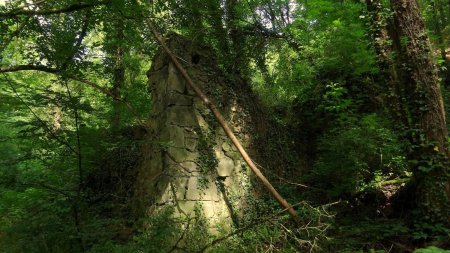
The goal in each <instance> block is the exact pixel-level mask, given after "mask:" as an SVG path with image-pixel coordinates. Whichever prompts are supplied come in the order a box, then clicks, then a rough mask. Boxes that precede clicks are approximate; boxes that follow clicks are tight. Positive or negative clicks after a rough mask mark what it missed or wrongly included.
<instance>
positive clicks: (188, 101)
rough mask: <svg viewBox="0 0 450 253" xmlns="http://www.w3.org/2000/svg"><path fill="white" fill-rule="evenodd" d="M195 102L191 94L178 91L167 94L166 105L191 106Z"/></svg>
mask: <svg viewBox="0 0 450 253" xmlns="http://www.w3.org/2000/svg"><path fill="white" fill-rule="evenodd" d="M193 103H194V101H193V98H192V97H191V96H187V95H183V94H180V93H177V92H173V91H172V92H169V94H168V96H167V101H166V106H174V105H178V106H191V105H192V104H193Z"/></svg>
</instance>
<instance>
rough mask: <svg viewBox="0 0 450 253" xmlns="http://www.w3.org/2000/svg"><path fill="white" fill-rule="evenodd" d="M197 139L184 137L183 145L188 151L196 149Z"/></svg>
mask: <svg viewBox="0 0 450 253" xmlns="http://www.w3.org/2000/svg"><path fill="white" fill-rule="evenodd" d="M197 144H198V139H197V138H185V145H186V148H187V149H188V150H189V151H192V152H194V151H196V150H197Z"/></svg>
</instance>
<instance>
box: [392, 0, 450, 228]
mask: <svg viewBox="0 0 450 253" xmlns="http://www.w3.org/2000/svg"><path fill="white" fill-rule="evenodd" d="M390 2H391V7H392V10H393V12H394V14H393V19H394V29H395V34H396V35H397V38H394V49H395V51H396V55H397V58H396V59H395V60H396V69H397V72H398V73H399V74H400V80H401V82H402V85H403V86H404V89H405V101H406V102H407V103H408V104H407V111H406V113H407V114H408V115H407V116H408V121H409V129H408V130H409V131H410V136H411V144H412V149H411V153H410V157H409V158H410V159H411V160H413V161H415V163H413V170H414V177H415V181H416V183H417V198H416V201H417V205H418V207H419V208H420V210H421V211H423V214H424V217H427V216H428V217H430V218H431V219H432V220H433V221H435V222H442V223H446V224H450V220H449V219H448V217H450V216H449V215H450V204H449V202H450V201H449V198H450V178H449V176H448V174H449V163H448V159H449V149H448V141H447V138H448V132H447V127H446V122H445V110H444V103H443V98H442V94H441V90H440V82H439V78H438V72H437V67H436V65H435V63H434V61H433V59H432V56H431V47H430V43H429V39H428V36H427V33H426V30H425V26H424V22H423V19H422V17H421V14H420V10H419V5H418V1H417V0H391V1H390Z"/></svg>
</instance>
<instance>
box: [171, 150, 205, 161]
mask: <svg viewBox="0 0 450 253" xmlns="http://www.w3.org/2000/svg"><path fill="white" fill-rule="evenodd" d="M167 153H168V155H169V157H170V158H171V159H173V160H175V162H178V163H181V162H186V161H195V160H196V159H197V157H198V154H197V153H194V152H191V151H189V150H187V149H185V148H174V147H170V148H168V149H167Z"/></svg>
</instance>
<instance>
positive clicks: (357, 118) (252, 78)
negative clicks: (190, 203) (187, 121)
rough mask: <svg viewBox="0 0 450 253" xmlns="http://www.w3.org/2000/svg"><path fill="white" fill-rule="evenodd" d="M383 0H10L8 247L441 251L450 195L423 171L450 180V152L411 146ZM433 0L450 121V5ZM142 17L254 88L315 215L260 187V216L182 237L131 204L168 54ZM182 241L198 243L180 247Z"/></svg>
mask: <svg viewBox="0 0 450 253" xmlns="http://www.w3.org/2000/svg"><path fill="white" fill-rule="evenodd" d="M374 2H375V3H378V1H369V0H368V1H357V0H308V1H307V0H296V1H294V0H245V1H239V0H226V1H220V0H182V1H179V0H169V1H158V0H153V1H148V2H145V3H140V2H138V1H120V0H109V1H83V2H78V1H70V0H65V1H52V0H48V1H21V0H17V1H6V2H0V3H1V5H0V68H1V70H0V98H1V100H0V101H1V103H0V108H1V110H0V158H1V160H0V171H1V173H0V188H1V190H0V251H1V252H11V253H12V252H30V253H31V252H174V251H179V250H181V251H182V250H184V251H187V252H194V251H200V250H202V249H203V248H204V246H205V245H208V249H209V250H211V251H212V252H226V251H227V252H228V251H233V252H256V251H258V252H259V251H268V252H296V251H305V252H306V251H312V252H412V251H414V250H415V249H416V248H425V247H429V246H432V247H435V248H428V250H429V251H422V252H444V251H439V250H438V249H437V248H436V247H439V248H443V249H444V248H450V245H449V238H450V227H449V217H450V214H449V210H450V209H448V208H447V207H449V206H448V202H449V200H448V198H447V199H446V200H445V201H442V203H443V204H442V207H439V206H437V207H436V206H434V207H433V208H434V209H426V208H422V207H421V205H420V203H417V199H416V198H415V197H414V196H415V192H416V189H415V188H416V186H417V185H416V184H415V182H414V179H415V176H414V175H421V176H424V177H425V176H426V175H427V174H426V173H432V172H430V171H440V172H443V173H442V174H441V176H442V177H444V178H446V179H444V181H443V182H444V184H442V185H441V184H440V183H442V182H441V181H439V180H435V181H434V182H436V185H437V186H436V188H430V189H431V191H435V189H440V188H441V189H444V188H445V180H448V177H449V171H448V170H449V169H448V158H447V160H446V161H443V162H442V161H441V160H439V159H441V158H439V159H438V158H436V159H435V158H430V157H425V158H423V160H420V159H419V161H417V160H415V159H414V158H413V157H411V155H410V154H411V150H416V147H414V145H415V144H417V143H411V141H409V139H408V136H409V135H410V132H411V131H413V130H415V129H408V128H405V126H403V125H401V124H400V123H399V121H398V118H397V115H396V114H395V112H396V111H395V109H394V110H393V109H392V108H395V106H392V104H393V102H392V101H396V102H394V103H400V104H401V103H405V104H407V103H408V101H407V100H408V98H407V97H405V98H400V99H398V100H395V99H393V97H395V96H396V95H398V94H395V92H394V91H393V90H392V87H391V86H390V85H389V80H388V79H389V73H386V72H389V71H386V66H385V65H383V60H382V59H380V53H379V52H378V51H377V49H378V48H377V46H378V45H380V43H379V42H380V37H377V35H376V34H377V31H379V30H380V29H381V28H383V27H385V26H387V25H388V23H389V22H390V20H392V16H393V11H392V6H391V4H392V3H393V2H396V1H394V0H393V1H391V3H389V1H380V2H381V3H380V4H381V5H380V8H379V12H378V13H379V17H381V18H380V19H378V20H377V19H375V18H374V12H373V11H369V10H368V4H369V3H374ZM397 2H398V1H397ZM414 2H415V1H414ZM419 2H420V7H421V17H422V18H423V20H424V22H425V26H426V29H427V30H426V32H427V33H426V34H422V35H420V36H422V37H423V40H424V41H426V37H427V36H428V37H429V38H430V41H431V45H430V46H431V48H430V52H429V55H425V56H424V57H431V59H432V62H433V63H434V64H436V66H437V70H438V73H439V78H440V79H439V81H440V83H441V91H442V96H443V98H444V101H445V102H446V107H445V108H446V109H447V115H448V113H449V110H448V108H450V104H449V103H450V101H449V99H450V83H449V82H450V71H449V68H450V52H449V48H450V45H449V40H450V20H449V19H450V2H449V1H444V0H421V1H419ZM369 6H370V5H369ZM369 9H370V8H369ZM145 19H149V20H152V22H153V23H154V24H156V25H157V27H158V30H159V31H160V32H161V33H163V34H166V35H167V34H169V33H170V32H176V33H178V34H181V35H183V36H185V37H187V38H189V39H190V40H192V41H194V42H195V43H198V44H200V45H205V46H208V47H211V48H213V50H214V52H215V53H216V55H217V60H218V63H219V67H220V69H221V70H222V71H223V73H224V74H225V75H226V76H227V78H228V80H227V81H229V82H230V83H232V82H233V81H235V80H234V78H235V75H239V76H240V77H242V78H243V80H244V81H245V84H246V85H248V86H249V87H251V88H252V89H253V91H254V92H255V93H256V94H257V95H258V98H259V100H260V101H261V105H262V108H263V110H264V115H265V117H264V119H265V120H267V122H269V123H267V125H269V126H271V127H273V129H269V130H268V131H266V133H267V135H268V136H255V138H260V139H266V140H267V141H266V142H265V143H264V147H262V148H264V149H265V150H268V151H270V152H267V153H269V154H271V155H269V156H268V157H261V158H260V159H261V160H262V161H258V162H260V163H261V165H262V167H263V169H262V170H263V172H264V173H265V174H266V176H267V177H268V178H269V180H270V181H271V182H272V183H273V184H274V186H275V187H276V188H277V189H278V190H279V191H280V193H281V194H282V195H283V196H284V197H285V198H286V199H288V200H289V202H290V203H291V204H295V203H302V204H301V205H300V206H298V207H297V212H299V214H300V216H301V218H302V220H303V224H308V225H304V226H297V225H296V224H294V223H293V222H292V221H290V220H289V217H288V216H287V215H279V216H277V217H271V215H272V214H273V213H277V212H279V211H280V210H281V209H280V207H279V206H278V205H277V203H276V202H275V201H274V200H272V199H271V198H270V197H269V196H266V194H265V193H264V190H263V189H259V188H258V186H255V187H256V190H255V192H256V193H255V199H254V200H252V202H251V203H252V204H253V205H254V207H255V208H254V209H252V210H253V211H252V212H251V213H246V214H245V216H247V217H248V219H247V223H248V224H250V225H251V224H253V223H254V222H257V224H255V225H252V226H250V225H249V226H248V228H247V227H245V224H244V225H243V227H245V228H246V229H245V230H242V231H240V233H239V236H237V237H233V236H230V237H229V238H228V237H227V238H226V240H223V241H222V240H221V241H217V242H216V241H214V238H215V236H213V235H211V236H210V237H208V238H205V236H204V231H203V230H202V227H201V222H199V223H196V225H195V226H193V227H191V229H190V230H189V231H188V232H187V234H186V235H185V231H184V230H183V229H181V228H180V227H179V226H177V225H176V224H175V222H174V221H172V220H171V217H170V214H168V213H163V214H161V215H158V216H156V215H155V216H151V217H145V218H143V217H137V216H136V215H135V214H134V213H133V211H132V209H133V208H132V204H133V203H132V198H133V184H134V183H135V180H136V179H135V177H136V166H137V164H138V163H139V158H140V157H139V156H140V148H141V147H142V145H144V144H145V138H144V136H145V124H146V123H145V121H146V119H147V118H149V116H150V114H151V110H152V108H151V106H150V104H151V99H152V98H151V93H149V91H148V90H147V70H148V69H149V68H150V65H151V61H152V59H153V57H154V55H155V53H156V52H157V50H158V48H159V45H158V44H157V42H156V40H155V39H154V38H153V37H152V35H151V31H150V30H149V28H148V26H147V25H146V24H145V22H144V21H145ZM407 40H408V38H402V43H404V44H407ZM391 43H392V41H388V40H387V41H385V42H384V44H383V43H382V44H383V45H391ZM424 43H425V42H424ZM392 55H393V56H390V57H393V58H395V57H396V54H395V53H393V54H392ZM405 64H406V62H405ZM246 95H247V94H242V96H243V97H245V96H246ZM411 117H412V116H411ZM261 125H266V124H265V123H263V122H262V123H261ZM447 126H448V125H447ZM447 128H448V127H447ZM447 137H448V136H447ZM161 145H164V144H161ZM433 147H434V146H433ZM436 160H439V161H436ZM444 160H445V159H444ZM263 162H264V163H263ZM421 162H424V164H425V165H424V164H420V166H421V167H420V166H419V165H417V163H421ZM446 162H447V163H446ZM427 166H428V167H427ZM416 171H419V172H420V173H425V174H420V173H418V172H416ZM416 177H417V176H416ZM433 180H434V179H433ZM447 182H448V181H447ZM255 185H258V183H257V182H256V181H255ZM436 208H438V209H439V210H437V211H436V212H435V211H433V210H435V209H436ZM424 210H425V211H424ZM427 210H428V211H427ZM429 210H431V211H429ZM436 213H437V214H436ZM265 217H271V219H267V220H265V219H266V218H265ZM261 220H262V221H261ZM172 223H173V224H172ZM142 224H151V226H142ZM248 224H247V225H248ZM236 229H239V228H236ZM180 236H186V237H188V238H189V239H190V240H191V241H192V242H196V243H193V244H195V245H187V246H186V245H185V246H183V247H185V248H184V249H178V248H176V247H174V245H175V246H176V244H175V243H174V242H176V241H177V239H178V238H180ZM216 237H217V238H222V237H223V235H217V236H216ZM196 245H197V246H196ZM433 250H434V251H433ZM418 252H420V251H418Z"/></svg>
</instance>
